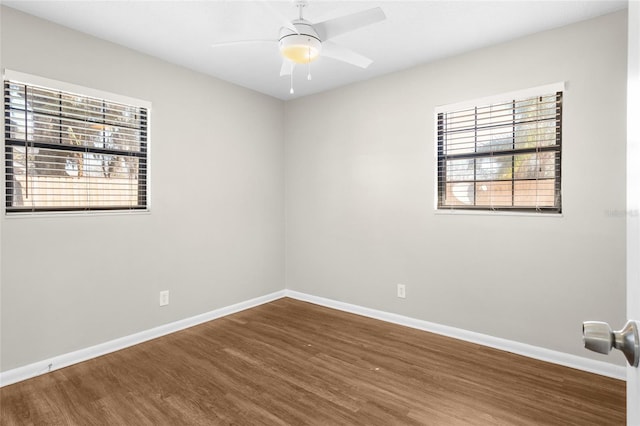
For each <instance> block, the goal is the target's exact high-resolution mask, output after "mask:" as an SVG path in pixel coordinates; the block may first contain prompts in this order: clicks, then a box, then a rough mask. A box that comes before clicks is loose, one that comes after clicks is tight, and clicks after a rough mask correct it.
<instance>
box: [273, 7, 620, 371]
mask: <svg viewBox="0 0 640 426" xmlns="http://www.w3.org/2000/svg"><path fill="white" fill-rule="evenodd" d="M626 26H627V24H626V12H620V13H616V14H613V15H609V16H605V17H601V18H598V19H595V20H592V21H587V22H583V23H579V24H577V25H572V26H569V27H565V28H561V29H558V30H554V31H550V32H545V33H541V34H537V35H534V36H530V37H526V38H522V39H519V40H516V41H513V42H510V43H506V44H502V45H498V46H494V47H491V48H487V49H482V50H478V51H474V52H471V53H468V54H464V55H461V56H457V57H453V58H450V59H446V60H442V61H438V62H435V63H431V64H427V65H424V66H420V67H417V68H413V69H410V70H408V71H404V72H399V73H396V74H392V75H388V76H385V77H382V78H378V79H374V80H371V81H368V82H364V83H361V84H356V85H352V86H348V87H344V88H340V89H337V90H334V91H332V92H328V93H324V94H318V95H315V96H310V97H306V98H302V99H299V100H296V101H292V102H288V103H287V104H285V111H286V112H285V123H286V124H285V135H286V136H285V138H286V153H285V167H286V172H285V183H286V190H285V191H286V217H287V222H286V235H287V236H286V282H287V286H288V288H290V289H293V290H297V291H301V292H305V293H310V294H313V295H317V296H322V297H327V298H331V299H335V300H339V301H343V302H348V303H352V304H356V305H362V306H366V307H370V308H374V309H379V310H383V311H388V312H394V313H399V314H402V315H406V316H409V317H413V318H418V319H422V320H427V321H432V322H435V323H439V324H444V325H449V326H453V327H459V328H462V329H465V330H471V331H474V332H479V333H484V334H488V335H491V336H496V337H501V338H506V339H511V340H515V341H518V342H523V343H528V344H531V345H536V346H541V347H544V348H549V349H553V350H557V351H562V352H566V353H570V354H575V355H579V356H585V357H586V356H589V357H593V358H596V359H600V360H607V361H612V362H613V361H615V362H618V363H622V357H621V356H620V357H618V356H617V354H616V355H614V356H612V357H609V358H604V357H600V356H599V355H596V354H593V355H592V354H588V353H587V352H586V351H585V350H584V349H583V348H582V344H581V322H582V321H583V320H587V319H601V320H604V321H609V322H610V323H611V324H619V325H621V324H624V306H625V218H624V213H623V212H624V210H625V142H626V141H625V111H626V109H625V108H626V107H625V93H626V88H625V84H626ZM560 81H564V82H566V91H565V95H564V123H563V126H564V127H563V160H562V161H563V163H562V166H563V169H562V179H563V182H562V187H563V188H562V189H563V215H562V217H548V216H544V217H543V216H537V217H532V216H516V215H452V214H435V213H434V207H433V206H434V191H435V182H434V179H435V171H434V167H435V160H434V155H435V147H434V143H435V141H434V109H435V107H436V106H439V105H444V104H449V103H456V102H462V101H466V100H471V99H474V98H478V97H486V96H493V95H497V94H500V93H504V92H510V91H514V90H520V89H526V88H530V87H535V86H540V85H545V84H550V83H556V82H560ZM619 213H621V214H619ZM397 283H403V284H405V285H406V292H407V298H406V299H404V300H403V299H398V298H396V295H395V293H396V284H397Z"/></svg>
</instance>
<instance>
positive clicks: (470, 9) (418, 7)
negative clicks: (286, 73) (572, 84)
mask: <svg viewBox="0 0 640 426" xmlns="http://www.w3.org/2000/svg"><path fill="white" fill-rule="evenodd" d="M0 1H2V4H4V5H7V6H9V7H12V8H15V9H19V10H21V11H24V12H26V13H29V14H32V15H36V16H39V17H41V18H44V19H48V20H50V21H53V22H56V23H59V24H61V25H64V26H66V27H69V28H73V29H75V30H78V31H82V32H84V33H87V34H91V35H94V36H96V37H99V38H102V39H105V40H109V41H112V42H114V43H118V44H121V45H124V46H127V47H130V48H132V49H135V50H138V51H140V52H144V53H146V54H149V55H152V56H155V57H158V58H162V59H164V60H167V61H169V62H172V63H175V64H179V65H182V66H185V67H187V68H190V69H193V70H196V71H200V72H203V73H206V74H209V75H212V76H215V77H218V78H221V79H223V80H226V81H230V82H232V83H235V84H238V85H240V86H244V87H248V88H250V89H253V90H256V91H259V92H262V93H265V94H267V95H271V96H274V97H276V98H279V99H284V100H286V99H292V98H296V97H300V96H305V95H309V94H313V93H318V92H322V91H325V90H330V89H333V88H336V87H340V86H343V85H346V84H350V83H354V82H357V81H362V80H367V79H370V78H372V77H375V76H379V75H383V74H387V73H390V72H394V71H398V70H402V69H406V68H410V67H413V66H415V65H418V64H423V63H426V62H430V61H433V60H436V59H439V58H443V57H448V56H453V55H457V54H460V53H463V52H466V51H470V50H473V49H477V48H481V47H484V46H489V45H492V44H497V43H501V42H504V41H507V40H511V39H514V38H517V37H521V36H524V35H527V34H532V33H535V32H539V31H543V30H547V29H551V28H555V27H560V26H563V25H567V24H569V23H572V22H577V21H581V20H585V19H589V18H592V17H595V16H598V15H603V14H607V13H611V12H614V11H616V10H620V9H623V8H625V7H626V6H627V1H626V0H621V1H618V0H604V1H595V0H582V1H578V0H571V1H551V0H538V1H519V0H511V1H506V0H503V1H484V0H475V1H444V0H441V1H323V0H310V1H309V6H308V7H306V8H305V18H306V19H308V20H310V21H312V22H319V21H323V20H326V19H331V18H335V17H338V16H342V15H345V14H349V13H353V12H357V11H361V10H365V9H368V8H371V7H376V6H380V7H381V8H382V9H383V10H384V12H385V14H386V15H387V19H386V20H385V21H383V22H380V23H376V24H373V25H370V26H368V27H365V28H361V29H359V30H357V31H355V32H352V33H349V34H344V35H341V36H339V37H336V38H335V39H334V40H333V41H335V42H336V43H338V44H340V45H343V46H345V47H348V48H350V49H352V50H355V51H357V52H358V53H361V54H363V55H365V56H367V57H369V58H371V59H373V61H374V62H373V64H372V65H371V66H369V68H367V69H361V68H357V67H354V66H351V65H347V64H344V63H341V62H338V61H335V60H333V59H330V58H322V57H321V58H320V59H319V60H317V61H316V62H313V64H312V74H313V80H311V81H307V78H306V75H307V72H306V70H304V69H303V70H300V68H306V67H302V66H301V67H299V68H298V69H296V72H295V73H294V87H295V94H294V95H290V94H289V84H290V82H289V77H280V66H281V62H282V60H281V58H280V56H279V53H278V49H277V45H276V44H266V43H256V44H242V45H235V46H227V47H220V46H218V47H212V44H213V43H220V42H225V41H234V40H247V39H274V40H275V39H277V38H278V34H279V29H280V26H281V20H280V19H279V18H278V13H280V14H281V15H285V16H287V17H290V18H291V19H294V18H296V17H297V9H296V8H295V6H294V3H293V1H292V0H286V1H231V0H226V1H221V0H218V1H185V0H182V1H88V0H87V1H11V0H0ZM274 10H275V11H276V13H274Z"/></svg>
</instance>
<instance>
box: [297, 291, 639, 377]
mask: <svg viewBox="0 0 640 426" xmlns="http://www.w3.org/2000/svg"><path fill="white" fill-rule="evenodd" d="M285 296H286V297H290V298H292V299H297V300H302V301H305V302H310V303H314V304H316V305H321V306H326V307H328V308H333V309H338V310H340V311H345V312H350V313H353V314H357V315H362V316H365V317H369V318H375V319H379V320H382V321H386V322H390V323H394V324H399V325H404V326H406V327H411V328H416V329H419V330H424V331H428V332H431V333H436V334H441V335H443V336H448V337H453V338H455V339H459V340H464V341H467V342H472V343H477V344H480V345H484V346H489V347H492V348H495V349H500V350H503V351H507V352H511V353H514V354H518V355H523V356H526V357H529V358H534V359H538V360H541V361H547V362H551V363H554V364H559V365H563V366H565V367H571V368H575V369H578V370H583V371H588V372H590V373H595V374H599V375H601V376H607V377H612V378H614V379H619V380H626V377H627V376H626V367H623V366H619V365H614V364H611V363H608V362H603V361H596V360H592V359H589V358H583V357H580V356H577V355H571V354H567V353H564V352H558V351H554V350H551V349H545V348H541V347H538V346H533V345H528V344H526V343H520V342H514V341H513V340H507V339H501V338H499V337H493V336H489V335H486V334H481V333H476V332H473V331H467V330H463V329H460V328H455V327H449V326H446V325H441V324H436V323H432V322H429V321H423V320H419V319H415V318H410V317H405V316H403V315H398V314H393V313H389V312H384V311H379V310H376V309H370V308H365V307H362V306H358V305H352V304H349V303H344V302H338V301H335V300H332V299H326V298H324V297H318V296H312V295H310V294H305V293H300V292H297V291H293V290H285Z"/></svg>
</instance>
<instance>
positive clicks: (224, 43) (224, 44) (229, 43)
mask: <svg viewBox="0 0 640 426" xmlns="http://www.w3.org/2000/svg"><path fill="white" fill-rule="evenodd" d="M256 43H273V44H276V43H278V41H277V40H233V41H221V42H220V43H213V44H211V47H227V46H239V45H242V44H256Z"/></svg>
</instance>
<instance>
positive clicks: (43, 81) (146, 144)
mask: <svg viewBox="0 0 640 426" xmlns="http://www.w3.org/2000/svg"><path fill="white" fill-rule="evenodd" d="M6 82H11V83H16V84H21V85H26V86H36V87H42V88H46V89H48V90H52V91H57V92H64V93H68V94H73V95H78V96H79V97H83V98H94V99H99V100H102V101H106V102H110V103H116V104H123V105H126V106H132V107H135V108H140V109H144V110H145V117H144V121H145V123H146V124H145V126H144V127H142V128H141V129H140V131H141V139H142V142H143V143H142V144H141V147H140V149H141V153H140V154H136V155H131V157H136V158H138V159H139V164H140V165H144V167H145V172H144V174H141V176H142V178H143V181H144V183H140V182H139V183H138V190H140V188H141V187H142V186H140V185H144V187H143V188H144V191H145V195H144V202H143V203H141V205H138V206H106V205H103V206H90V205H87V204H85V205H82V206H78V207H73V206H67V207H25V208H11V206H10V205H9V197H10V194H9V192H8V191H9V189H10V181H9V179H8V177H9V174H8V171H9V169H10V168H11V165H10V164H9V162H8V161H7V150H8V149H11V148H12V147H13V146H16V144H15V143H9V142H8V141H7V138H8V133H7V123H8V121H7V120H8V114H9V108H8V107H7V106H6V105H4V106H3V113H4V117H5V125H4V130H3V132H2V142H3V147H4V151H5V153H4V154H3V157H4V158H5V167H4V177H3V187H4V188H3V189H4V194H3V197H2V198H3V200H2V207H3V210H4V216H5V217H6V218H12V217H30V216H41V215H62V216H68V215H85V214H86V215H95V214H137V213H148V212H149V211H150V208H151V179H150V176H151V167H150V163H151V162H150V153H151V150H150V139H151V135H150V133H151V132H150V129H151V106H152V105H151V102H148V101H145V100H141V99H137V98H133V97H129V96H124V95H120V94H116V93H111V92H107V91H104V90H99V89H93V88H89V87H85V86H80V85H77V84H72V83H68V82H62V81H58V80H53V79H49V78H45V77H41V76H36V75H32V74H27V73H23V72H19V71H14V70H9V69H4V70H3V99H5V103H6V97H5V84H6ZM37 144H38V142H35V144H34V145H37ZM44 149H53V150H55V148H50V147H45V148H44ZM58 149H59V150H60V151H79V152H92V151H95V152H98V151H104V153H106V152H107V151H108V150H109V149H107V148H102V149H101V148H98V147H96V148H95V149H93V148H92V149H86V150H85V149H81V148H80V147H78V148H74V147H73V145H71V146H67V145H62V144H61V146H60V148H58ZM114 152H115V151H114ZM131 152H132V153H134V152H135V151H131ZM139 173H140V172H139Z"/></svg>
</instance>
